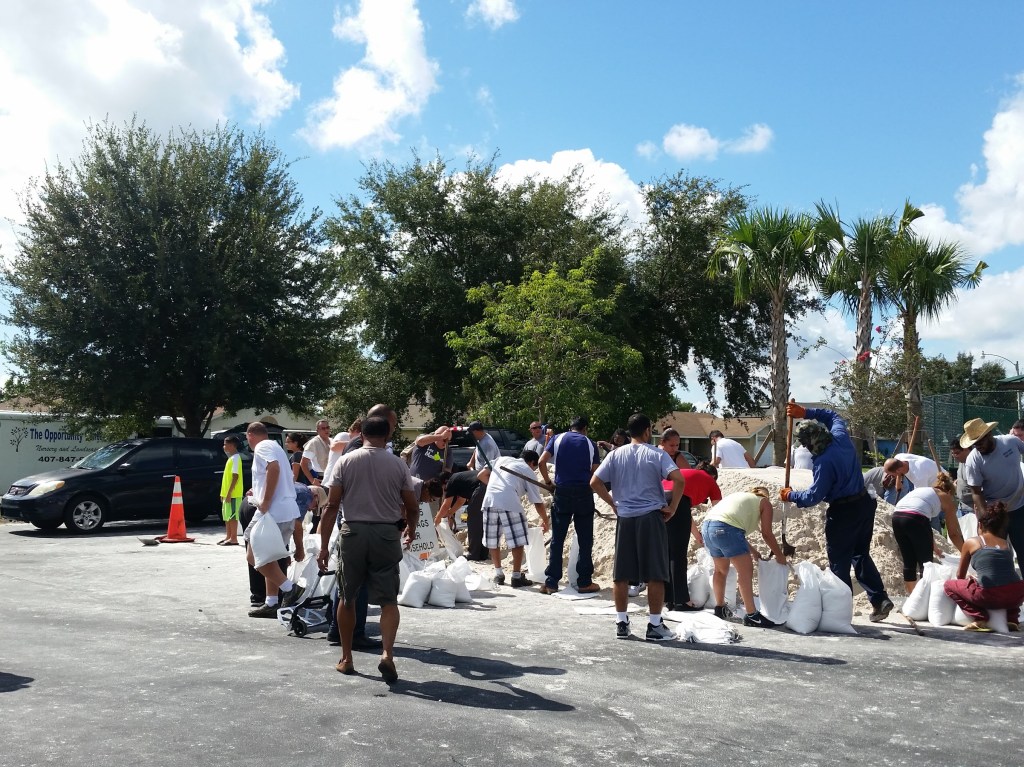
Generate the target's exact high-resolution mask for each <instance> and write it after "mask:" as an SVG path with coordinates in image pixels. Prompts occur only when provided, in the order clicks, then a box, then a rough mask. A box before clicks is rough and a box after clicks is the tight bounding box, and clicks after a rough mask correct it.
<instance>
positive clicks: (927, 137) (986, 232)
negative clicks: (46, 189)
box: [0, 0, 1024, 402]
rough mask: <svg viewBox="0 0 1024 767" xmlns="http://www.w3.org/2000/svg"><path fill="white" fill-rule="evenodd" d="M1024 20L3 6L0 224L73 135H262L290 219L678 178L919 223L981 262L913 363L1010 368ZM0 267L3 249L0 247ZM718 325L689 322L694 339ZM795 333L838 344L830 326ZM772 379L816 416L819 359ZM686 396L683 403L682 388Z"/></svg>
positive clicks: (22, 0) (451, 1)
mask: <svg viewBox="0 0 1024 767" xmlns="http://www.w3.org/2000/svg"><path fill="white" fill-rule="evenodd" d="M1022 28H1024V4H1021V3H1018V2H992V3H985V4H983V5H975V4H966V3H954V2H930V3H924V2H902V3H891V2H887V3H883V2H862V3H857V4H856V5H852V4H838V3H820V2H817V3H811V2H788V3H728V4H726V3H716V4H710V3H708V4H695V3H654V2H633V3H628V4H627V3H622V2H618V3H613V2H586V3H584V2H554V1H545V2H541V1H540V0H535V1H533V2H529V1H527V0H514V1H513V0H419V1H418V2H416V1H415V0H372V2H371V1H370V0H363V2H352V3H348V4H340V5H339V4H334V3H328V2H320V1H318V0H305V1H303V2H299V1H298V0H293V1H292V2H285V1H284V0H276V1H274V2H261V1H260V0H216V1H215V0H206V1H204V0H192V1H189V0H176V1H172V0H149V1H148V2H141V0H105V1H104V0H80V2H77V3H75V4H64V3H56V2H38V0H36V1H35V2H32V1H30V0H8V2H5V3H4V4H3V7H2V8H0V43H2V45H0V82H3V83H5V87H4V88H2V89H0V140H2V141H3V145H4V147H5V149H4V152H3V153H0V214H2V216H3V218H5V219H13V220H14V221H17V219H18V216H19V213H18V209H17V204H16V193H17V192H20V191H21V190H23V189H24V188H25V185H26V183H27V180H28V178H29V177H30V176H32V175H38V174H39V173H41V172H42V171H43V169H44V167H45V164H46V163H47V162H50V163H52V162H53V160H54V159H55V158H56V157H57V156H60V157H65V158H68V157H73V156H74V154H75V153H76V151H77V149H78V147H79V146H80V141H81V137H82V135H83V133H84V131H83V125H84V123H85V122H86V121H88V120H90V119H91V120H96V119H102V118H103V117H104V116H105V115H109V116H110V117H111V118H113V119H118V120H120V119H125V118H127V117H130V116H131V114H132V113H137V114H138V115H139V116H140V117H142V118H144V119H145V120H147V121H148V122H149V123H150V124H151V125H153V126H154V127H157V128H159V129H161V130H166V129H169V128H170V127H172V126H174V125H178V124H184V123H192V124H193V125H196V126H207V125H211V124H213V123H214V122H215V121H217V120H224V119H230V120H234V121H237V122H238V123H239V124H240V125H242V126H243V127H245V128H247V129H248V128H254V127H262V129H263V130H264V131H265V132H266V133H267V135H268V136H270V137H271V138H272V139H273V140H274V141H276V142H277V143H278V144H279V145H280V146H281V148H282V149H283V150H284V151H285V153H286V154H287V155H288V156H289V157H292V158H296V159H297V162H296V164H295V166H294V174H295V177H296V180H297V181H298V183H299V185H300V188H301V190H302V192H303V194H304V196H305V198H306V200H307V202H308V203H309V204H310V205H311V206H312V205H317V206H319V207H321V208H323V209H324V210H325V211H326V212H328V213H329V212H330V211H331V209H332V207H333V206H332V199H333V198H335V197H337V196H339V195H348V194H353V193H357V192H358V187H357V180H358V178H359V176H360V175H361V173H362V170H363V163H365V162H366V161H368V160H370V159H388V160H393V161H395V162H397V163H399V164H401V163H405V162H407V161H408V160H409V159H410V157H411V152H412V151H413V150H414V149H415V150H416V151H418V152H419V153H420V154H421V156H424V157H431V156H433V155H434V154H435V153H440V154H441V155H442V156H443V157H445V158H446V159H449V160H451V161H452V163H453V164H454V166H455V167H458V166H459V165H460V164H461V163H462V161H463V158H464V157H465V156H466V155H467V153H470V152H474V153H476V154H478V155H480V156H484V157H488V156H490V155H491V154H492V153H494V152H498V153H499V163H500V164H503V165H506V166H507V167H505V168H504V169H503V173H505V174H507V175H508V176H509V177H517V176H522V175H523V174H525V173H538V174H548V175H560V174H562V173H564V172H565V171H567V170H568V169H569V168H570V167H571V166H572V165H573V164H575V163H582V164H583V165H584V169H585V170H586V171H587V172H588V174H589V175H590V177H591V178H592V180H593V183H594V186H595V188H597V189H600V190H602V191H605V192H606V193H607V194H608V195H609V196H610V198H611V199H612V200H613V201H615V202H617V203H621V204H622V205H623V206H624V208H625V210H626V211H627V212H631V213H633V214H634V215H636V213H638V212H639V209H638V207H637V204H636V202H637V191H638V185H640V184H643V183H644V182H646V181H649V180H650V179H652V178H655V177H657V176H660V175H662V174H669V173H674V172H676V171H677V170H679V169H686V170H687V171H689V172H690V173H693V174H699V175H707V176H711V177H714V178H718V179H721V180H722V181H723V182H725V183H728V184H733V185H737V186H744V187H745V188H746V191H747V192H748V193H749V194H750V195H752V196H753V197H755V198H756V200H757V202H758V203H759V204H765V205H772V206H779V207H783V206H785V207H791V208H794V209H809V208H810V207H811V206H812V205H813V203H814V202H815V201H816V200H818V199H822V198H824V199H826V200H828V201H829V202H832V203H835V204H837V205H838V206H839V209H840V212H841V213H842V214H843V215H844V217H855V216H861V215H863V216H872V215H875V214H876V213H879V212H886V211H893V210H897V209H899V208H900V207H901V206H902V203H903V201H904V199H906V198H910V199H911V200H912V201H913V202H915V203H916V204H918V205H920V206H923V207H924V208H925V209H926V212H927V214H928V215H927V216H926V217H925V218H924V219H922V220H921V222H920V223H919V224H918V226H917V228H918V229H919V230H920V231H922V232H925V233H927V234H929V235H930V236H933V237H944V238H956V239H958V240H960V241H961V242H962V243H963V245H964V247H965V248H967V250H968V251H969V252H970V253H971V254H972V256H973V257H974V258H984V260H985V261H987V262H988V263H989V264H990V267H989V270H988V274H987V278H986V280H985V284H984V285H983V286H982V288H980V289H979V290H977V291H975V292H974V294H971V295H965V296H964V297H963V299H962V300H961V301H960V302H959V303H958V305H957V306H956V307H955V308H954V309H953V310H952V311H951V312H949V313H948V314H947V316H945V317H944V318H943V320H942V321H941V322H940V323H937V324H936V325H935V326H933V327H928V328H925V329H924V332H923V342H924V346H925V350H926V352H928V353H940V352H941V353H945V354H947V355H952V354H954V353H955V352H956V351H957V350H959V349H963V350H966V351H973V352H975V353H978V352H980V351H981V350H982V349H984V350H986V351H989V352H994V353H998V354H1002V355H1005V356H1007V357H1010V358H1011V359H1014V360H1017V359H1020V358H1021V357H1024V330H1022V329H1021V327H1020V325H1021V323H1018V322H1016V321H1015V320H1014V319H1013V317H1012V316H1011V315H1012V310H1010V311H1007V309H1008V308H1009V307H1012V305H1013V302H1014V301H1015V297H1016V295H1019V294H1020V293H1021V291H1022V290H1024V269H1022V258H1021V256H1022V254H1024V249H1022V246H1024V53H1022V52H1021V51H1022V50H1024V47H1022V46H1021V44H1020V40H1019V37H1020V30H1021V29H1022ZM0 246H2V247H3V250H4V252H10V250H11V249H12V248H13V247H14V245H13V238H12V234H11V229H10V227H9V226H6V225H5V226H4V227H3V228H2V231H0ZM726 309H727V307H709V308H708V313H709V320H712V319H713V318H714V317H715V316H716V315H717V314H718V313H719V312H721V311H723V310H726ZM802 330H803V332H804V333H805V335H807V336H809V337H811V338H814V337H817V335H819V334H821V335H826V336H827V337H828V339H829V342H830V346H833V347H835V348H836V349H839V350H845V349H846V348H848V347H849V346H850V345H851V344H852V334H851V333H850V330H849V323H848V321H846V320H845V319H843V318H841V317H840V316H839V315H838V313H836V312H831V313H829V314H827V315H826V316H824V317H812V318H808V319H807V320H805V321H804V322H803V323H802ZM838 358H839V357H838V355H837V354H836V353H835V352H830V351H828V350H820V351H818V352H816V353H814V354H812V355H810V356H809V357H807V358H806V359H804V360H800V361H796V360H794V375H793V378H794V381H797V382H799V383H796V384H794V387H793V388H794V394H795V395H796V396H798V397H799V398H801V399H817V398H819V397H820V394H821V392H820V390H819V389H818V386H820V384H821V383H823V382H824V381H825V380H826V379H827V375H828V371H829V370H830V368H831V366H832V365H833V364H834V362H835V361H836V360H837V359H838ZM683 393H684V396H687V397H688V398H690V399H694V400H695V401H698V402H699V401H702V400H703V397H702V395H701V394H700V393H699V392H693V391H684V392H683Z"/></svg>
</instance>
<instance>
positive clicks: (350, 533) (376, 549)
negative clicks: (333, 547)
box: [338, 522, 402, 605]
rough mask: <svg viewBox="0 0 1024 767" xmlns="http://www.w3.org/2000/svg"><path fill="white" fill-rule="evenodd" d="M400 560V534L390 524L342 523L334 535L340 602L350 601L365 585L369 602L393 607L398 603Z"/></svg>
mask: <svg viewBox="0 0 1024 767" xmlns="http://www.w3.org/2000/svg"><path fill="white" fill-rule="evenodd" d="M401 561H402V533H401V531H400V530H399V529H398V528H397V527H395V525H393V524H378V523H371V522H343V523H342V525H341V535H339V536H338V568H339V571H340V572H339V578H338V582H339V585H340V588H341V594H342V599H343V600H344V601H345V602H351V601H352V600H354V599H355V598H356V594H357V592H358V591H359V588H360V587H361V586H362V585H363V584H364V583H365V584H366V586H367V589H368V590H369V592H370V602H371V603H373V604H375V605H393V604H395V603H396V602H397V601H398V586H399V576H398V565H399V563H400V562H401Z"/></svg>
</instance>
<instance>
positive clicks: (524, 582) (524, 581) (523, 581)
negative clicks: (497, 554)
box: [511, 575, 533, 589]
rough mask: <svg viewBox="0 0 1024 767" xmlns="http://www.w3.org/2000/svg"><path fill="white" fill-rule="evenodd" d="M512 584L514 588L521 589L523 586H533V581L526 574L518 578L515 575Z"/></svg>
mask: <svg viewBox="0 0 1024 767" xmlns="http://www.w3.org/2000/svg"><path fill="white" fill-rule="evenodd" d="M511 585H512V588H514V589H521V588H522V587H523V586H532V585H533V581H531V580H530V579H529V578H527V577H526V576H525V575H520V576H519V577H518V578H517V577H516V576H514V575H513V576H512V584H511Z"/></svg>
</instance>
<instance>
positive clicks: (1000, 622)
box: [988, 610, 1010, 634]
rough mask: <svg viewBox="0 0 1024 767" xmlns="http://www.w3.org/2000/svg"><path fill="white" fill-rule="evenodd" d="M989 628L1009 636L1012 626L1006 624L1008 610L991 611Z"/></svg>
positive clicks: (989, 613)
mask: <svg viewBox="0 0 1024 767" xmlns="http://www.w3.org/2000/svg"><path fill="white" fill-rule="evenodd" d="M988 627H989V628H990V629H992V630H993V631H995V632H996V633H999V634H1008V633H1009V632H1010V626H1009V624H1008V623H1007V622H1006V610H989V611H988Z"/></svg>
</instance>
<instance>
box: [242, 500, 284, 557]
mask: <svg viewBox="0 0 1024 767" xmlns="http://www.w3.org/2000/svg"><path fill="white" fill-rule="evenodd" d="M256 513H257V514H259V519H257V520H256V524H255V525H253V527H252V530H251V531H250V532H249V548H251V549H252V556H253V559H254V560H255V562H256V569H259V568H261V567H263V565H266V564H270V563H271V562H276V561H277V560H279V559H283V558H284V557H286V556H288V548H287V547H286V546H285V545H284V540H283V539H282V538H281V529H280V528H279V527H278V526H277V522H275V521H274V518H273V517H271V516H270V515H269V514H263V513H261V512H256Z"/></svg>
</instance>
